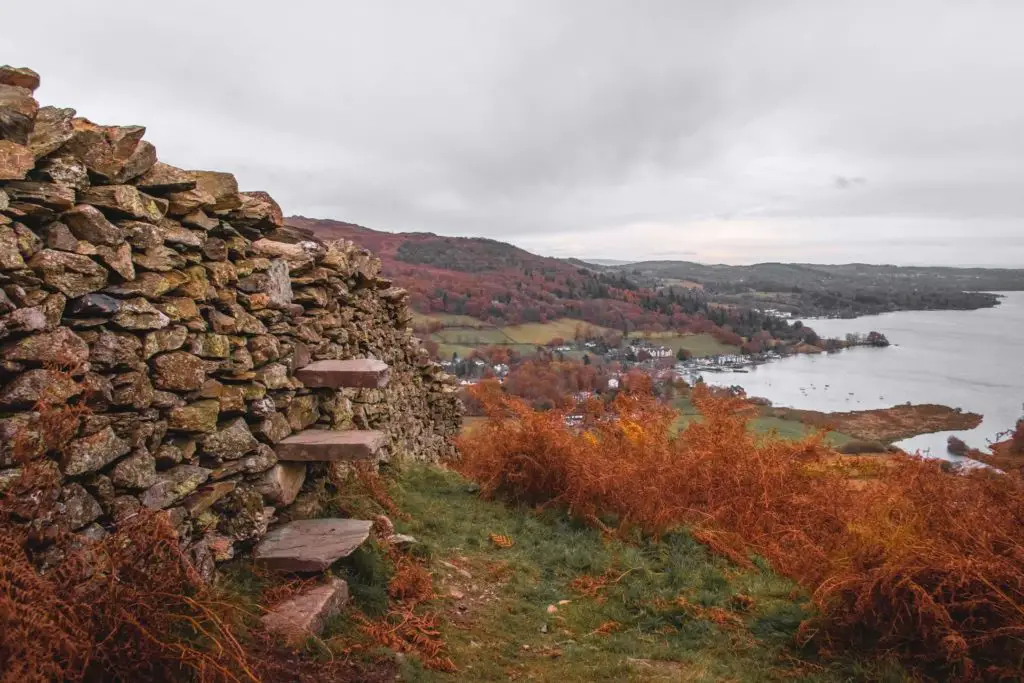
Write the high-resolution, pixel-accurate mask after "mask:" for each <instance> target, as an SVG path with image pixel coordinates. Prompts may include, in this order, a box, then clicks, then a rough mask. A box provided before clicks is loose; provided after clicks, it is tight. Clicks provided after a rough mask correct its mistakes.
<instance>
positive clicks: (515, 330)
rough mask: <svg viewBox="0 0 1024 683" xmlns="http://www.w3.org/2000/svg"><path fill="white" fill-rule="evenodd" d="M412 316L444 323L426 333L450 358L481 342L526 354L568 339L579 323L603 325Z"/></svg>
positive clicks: (572, 355)
mask: <svg viewBox="0 0 1024 683" xmlns="http://www.w3.org/2000/svg"><path fill="white" fill-rule="evenodd" d="M413 320H414V322H416V323H421V324H425V323H428V322H439V323H441V324H443V325H445V328H444V329H442V330H439V331H438V332H434V333H432V334H430V335H429V337H428V338H429V339H431V340H433V341H435V342H437V343H438V347H439V348H438V356H439V357H441V358H451V356H452V353H458V354H459V356H461V357H467V356H469V355H471V354H472V352H473V351H474V349H477V348H479V347H481V346H505V347H507V348H509V349H510V350H513V351H516V352H518V353H519V354H521V355H524V356H526V355H529V354H531V353H533V352H534V350H536V348H537V347H538V346H543V345H545V344H547V343H548V342H550V341H551V340H553V339H559V338H561V339H565V340H567V341H571V340H572V339H573V338H574V337H575V334H576V326H577V325H581V324H582V325H584V326H586V327H588V328H591V329H593V330H596V331H597V332H602V331H604V330H605V329H606V328H603V327H598V326H596V325H590V324H589V323H581V322H580V321H579V320H572V319H570V318H562V319H560V320H552V321H550V322H546V323H527V324H524V325H510V326H508V327H495V326H494V325H490V324H488V323H485V322H483V321H482V320H477V319H476V318H470V317H469V316H465V315H451V314H447V313H443V314H438V313H433V314H430V315H422V314H419V313H417V314H415V315H414V317H413ZM566 356H567V357H570V358H575V359H577V360H578V359H580V358H582V357H583V352H582V351H581V352H579V353H575V352H570V353H569V354H566Z"/></svg>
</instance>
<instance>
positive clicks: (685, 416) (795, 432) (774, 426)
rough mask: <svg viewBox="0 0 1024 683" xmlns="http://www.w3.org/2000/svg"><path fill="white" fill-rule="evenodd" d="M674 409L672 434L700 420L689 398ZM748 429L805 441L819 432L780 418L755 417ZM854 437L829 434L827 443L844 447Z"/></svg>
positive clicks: (673, 405)
mask: <svg viewBox="0 0 1024 683" xmlns="http://www.w3.org/2000/svg"><path fill="white" fill-rule="evenodd" d="M672 407H673V408H675V409H676V410H677V411H679V415H678V417H676V419H675V421H673V423H672V432H673V433H679V432H681V431H682V430H684V429H686V427H687V425H689V424H690V423H691V422H694V421H696V420H700V419H701V417H700V414H699V413H698V412H697V409H696V408H694V407H693V404H692V403H690V399H688V398H677V399H675V400H673V401H672ZM747 429H749V430H750V431H752V432H755V433H757V434H772V433H774V434H775V435H776V436H778V437H780V438H783V439H791V440H797V439H803V438H804V437H806V436H809V435H810V434H813V433H815V432H816V431H818V430H817V429H816V428H815V427H812V426H809V425H805V424H804V423H802V422H797V421H796V420H783V419H781V418H778V417H755V418H754V419H752V420H750V421H748V422H747ZM853 440H854V439H853V437H852V436H850V435H848V434H843V433H842V432H829V433H828V435H826V437H825V443H827V444H829V445H830V446H842V445H843V444H845V443H848V442H850V441H853Z"/></svg>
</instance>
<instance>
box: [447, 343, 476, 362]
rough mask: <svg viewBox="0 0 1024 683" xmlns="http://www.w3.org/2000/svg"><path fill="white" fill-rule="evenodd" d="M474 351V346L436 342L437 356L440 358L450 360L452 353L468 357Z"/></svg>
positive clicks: (460, 356)
mask: <svg viewBox="0 0 1024 683" xmlns="http://www.w3.org/2000/svg"><path fill="white" fill-rule="evenodd" d="M474 351H476V347H475V346H463V345H461V344H438V345H437V357H438V358H440V359H442V360H450V359H451V357H452V354H453V353H457V354H459V358H469V357H470V356H472V355H473V352H474Z"/></svg>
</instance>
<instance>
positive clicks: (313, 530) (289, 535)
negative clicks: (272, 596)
mask: <svg viewBox="0 0 1024 683" xmlns="http://www.w3.org/2000/svg"><path fill="white" fill-rule="evenodd" d="M372 526H373V522H370V521H367V520H363V519H300V520H297V521H294V522H288V523H287V524H282V525H281V526H279V527H276V528H274V529H271V530H270V531H269V532H268V533H267V535H266V536H264V537H263V540H262V541H260V544H259V545H258V546H256V552H255V553H254V554H253V559H254V560H255V561H256V562H257V563H258V564H260V565H262V566H264V567H266V568H267V569H272V570H275V571H282V572H320V571H323V570H325V569H327V568H328V567H330V566H331V565H332V564H334V563H335V562H337V561H338V560H340V559H341V558H343V557H348V556H349V555H351V554H352V551H354V550H355V549H356V548H358V547H359V546H360V545H362V543H363V541H365V540H366V539H367V537H369V535H370V528H371V527H372Z"/></svg>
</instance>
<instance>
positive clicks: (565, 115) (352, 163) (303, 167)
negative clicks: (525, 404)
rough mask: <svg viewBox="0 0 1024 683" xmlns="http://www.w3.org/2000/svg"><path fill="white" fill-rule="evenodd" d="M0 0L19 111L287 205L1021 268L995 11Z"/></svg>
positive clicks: (563, 245) (1023, 165) (471, 231)
mask: <svg viewBox="0 0 1024 683" xmlns="http://www.w3.org/2000/svg"><path fill="white" fill-rule="evenodd" d="M44 5H45V7H44V6H43V5H40V4H39V3H36V2H18V1H15V0H8V1H7V2H3V3H2V6H0V24H2V25H4V26H7V27H17V28H16V29H14V30H11V29H7V30H5V31H4V38H3V43H2V44H0V62H9V63H12V64H15V65H20V66H29V67H32V68H34V69H36V70H37V71H39V72H40V73H41V75H42V83H43V85H42V87H41V88H40V89H39V90H38V91H37V97H38V98H39V99H40V100H41V102H42V103H43V104H54V105H61V106H71V107H74V108H76V109H77V110H78V112H79V114H80V115H82V116H87V117H89V118H91V119H93V120H94V121H97V122H99V123H116V124H130V123H138V124H143V125H146V126H147V127H148V133H147V138H148V139H149V140H151V141H152V142H153V143H154V144H155V145H156V146H157V149H158V152H159V155H160V158H161V159H162V160H164V161H167V162H168V163H172V164H175V165H180V166H184V167H187V168H208V169H213V170H228V171H232V172H234V173H235V174H236V175H237V176H238V179H239V183H240V184H241V185H242V187H243V189H265V190H267V191H269V192H270V193H271V194H272V195H274V197H275V198H276V199H277V200H278V201H279V202H280V203H281V205H282V206H283V208H284V210H285V212H286V213H290V214H303V215H306V216H311V217H320V218H335V219H339V220H345V221H351V222H355V223H360V224H362V225H366V226H368V227H372V228H376V229H382V230H392V231H433V232H438V233H443V234H451V235H472V236H487V237H493V238H496V239H500V240H505V241H510V242H513V243H515V244H518V245H520V246H523V247H525V248H528V249H531V250H533V251H537V252H540V253H544V254H548V255H553V256H582V257H599V258H617V259H644V258H646V259H653V258H657V259H673V258H674V259H688V260H699V261H714V262H719V261H721V262H730V263H750V262H757V261H776V260H781V261H810V262H826V263H836V262H849V261H867V262H874V263H881V262H884V263H899V264H943V265H957V264H963V265H1005V266H1024V40H1022V38H1021V32H1022V30H1024V2H1021V1H1018V0H992V1H985V0H973V1H970V2H968V1H966V0H949V1H948V2H947V1H944V0H920V1H914V0H906V1H903V0H878V1H877V2H876V1H872V0H807V1H806V2H785V1H783V0H773V1H771V2H765V1H763V0H756V1H755V0H750V1H748V2H739V1H737V2H731V1H729V0H704V1H701V2H684V1H683V0H665V1H664V2H656V1H644V0H618V1H616V2H606V1H601V0H577V1H558V0H538V1H537V2H529V1H525V0H515V1H511V0H509V1H506V2H498V1H496V0H487V1H480V0H465V1H455V0H431V1H429V2H425V1H423V0H408V1H406V2H396V1H387V0H365V1H361V2H350V1H345V0H333V1H330V2H328V1H326V0H325V1H323V2H307V1H304V0H288V1H287V2H281V1H280V0H274V1H273V2H266V1H264V0H245V1H238V2H234V1H230V2H229V1H227V0H204V1H203V2H192V1H191V0H178V1H176V2H174V3H145V2H139V1H138V0H133V1H131V2H115V1H113V0H89V1H88V2H80V1H77V0H75V1H72V0H66V1H54V0H51V2H47V3H44Z"/></svg>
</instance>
